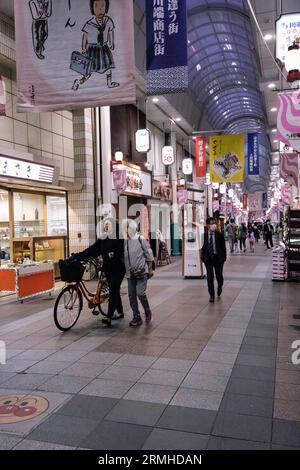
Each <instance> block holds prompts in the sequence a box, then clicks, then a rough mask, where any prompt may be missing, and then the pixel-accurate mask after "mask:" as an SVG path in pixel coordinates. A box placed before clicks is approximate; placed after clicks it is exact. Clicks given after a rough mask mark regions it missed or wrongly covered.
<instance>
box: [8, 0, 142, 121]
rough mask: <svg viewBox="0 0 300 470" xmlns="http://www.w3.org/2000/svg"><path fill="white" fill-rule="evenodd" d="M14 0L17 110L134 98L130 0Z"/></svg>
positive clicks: (112, 102)
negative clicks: (88, 0)
mask: <svg viewBox="0 0 300 470" xmlns="http://www.w3.org/2000/svg"><path fill="white" fill-rule="evenodd" d="M14 5H15V23H16V51H17V82H18V102H17V111H18V112H21V113H24V112H30V111H32V112H42V111H56V110H72V109H75V108H87V107H96V106H110V105H121V104H127V103H134V102H135V101H136V87H135V80H134V73H135V58H134V21H133V2H132V0H114V1H110V2H109V1H105V0H101V1H92V0H91V1H90V2H87V1H84V2H83V1H82V0H30V1H24V0H14ZM124 12H126V14H124Z"/></svg>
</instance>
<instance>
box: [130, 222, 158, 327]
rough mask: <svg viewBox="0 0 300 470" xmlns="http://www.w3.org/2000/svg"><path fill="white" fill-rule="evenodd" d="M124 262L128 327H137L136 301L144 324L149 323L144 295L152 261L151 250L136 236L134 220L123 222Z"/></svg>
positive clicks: (149, 318) (143, 239)
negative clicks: (140, 309)
mask: <svg viewBox="0 0 300 470" xmlns="http://www.w3.org/2000/svg"><path fill="white" fill-rule="evenodd" d="M123 236H124V261H125V269H126V274H125V276H126V278H127V281H128V297H129V302H130V306H131V308H132V312H133V318H132V320H131V322H130V323H129V326H132V327H137V326H140V325H141V324H142V323H143V320H142V317H141V314H140V311H139V305H138V299H139V301H140V303H141V304H142V307H143V309H144V313H145V319H146V323H150V321H151V319H152V312H151V309H150V305H149V302H148V298H147V295H146V290H147V283H148V279H149V278H150V277H151V276H152V275H153V270H152V263H153V261H154V257H153V253H152V250H151V248H150V246H149V244H148V242H147V241H146V240H145V238H144V237H142V236H141V235H139V234H138V232H137V224H136V222H135V221H134V220H130V219H128V220H125V221H124V222H123Z"/></svg>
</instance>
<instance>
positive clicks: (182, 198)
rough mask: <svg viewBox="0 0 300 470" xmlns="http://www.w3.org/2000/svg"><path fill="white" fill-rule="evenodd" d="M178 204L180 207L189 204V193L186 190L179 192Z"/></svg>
mask: <svg viewBox="0 0 300 470" xmlns="http://www.w3.org/2000/svg"><path fill="white" fill-rule="evenodd" d="M177 202H178V204H179V205H181V204H187V202H188V192H187V190H186V189H179V190H178V191H177Z"/></svg>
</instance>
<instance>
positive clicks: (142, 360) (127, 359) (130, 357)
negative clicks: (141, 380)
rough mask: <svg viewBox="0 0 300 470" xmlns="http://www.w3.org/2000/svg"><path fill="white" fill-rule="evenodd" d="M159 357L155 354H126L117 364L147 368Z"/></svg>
mask: <svg viewBox="0 0 300 470" xmlns="http://www.w3.org/2000/svg"><path fill="white" fill-rule="evenodd" d="M156 359H157V357H154V356H141V355H135V354H124V355H123V356H122V357H121V358H120V359H118V361H117V362H116V364H115V365H116V366H128V367H143V368H145V369H147V368H148V367H151V366H152V364H153V363H154V362H155V361H156Z"/></svg>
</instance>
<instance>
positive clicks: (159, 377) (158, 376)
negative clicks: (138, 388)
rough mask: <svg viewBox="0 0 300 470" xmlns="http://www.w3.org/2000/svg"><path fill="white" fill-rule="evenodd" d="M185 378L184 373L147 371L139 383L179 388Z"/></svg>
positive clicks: (157, 370)
mask: <svg viewBox="0 0 300 470" xmlns="http://www.w3.org/2000/svg"><path fill="white" fill-rule="evenodd" d="M184 377H185V372H176V371H172V370H171V371H167V370H159V369H149V370H148V371H147V372H146V373H145V374H144V375H143V376H142V377H141V378H140V379H139V382H142V383H149V384H157V385H170V386H173V387H179V385H180V384H181V382H182V381H183V379H184Z"/></svg>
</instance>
